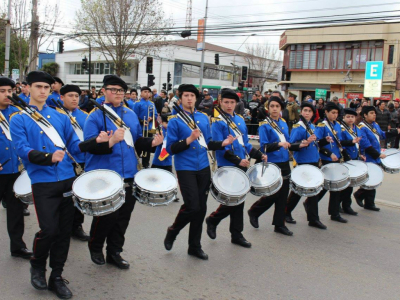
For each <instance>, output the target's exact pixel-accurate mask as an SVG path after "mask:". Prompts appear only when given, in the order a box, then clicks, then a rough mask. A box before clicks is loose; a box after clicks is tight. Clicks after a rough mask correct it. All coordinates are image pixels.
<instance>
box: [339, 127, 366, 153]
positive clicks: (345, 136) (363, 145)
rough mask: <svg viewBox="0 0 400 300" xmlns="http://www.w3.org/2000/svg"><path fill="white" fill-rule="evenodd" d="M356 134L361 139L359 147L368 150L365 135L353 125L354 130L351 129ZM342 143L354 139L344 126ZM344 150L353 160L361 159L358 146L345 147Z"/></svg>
mask: <svg viewBox="0 0 400 300" xmlns="http://www.w3.org/2000/svg"><path fill="white" fill-rule="evenodd" d="M351 129H352V130H353V131H354V132H355V133H356V134H357V136H359V137H361V140H360V143H359V147H360V150H361V149H365V148H366V145H367V144H366V143H367V139H366V138H365V136H364V134H363V133H362V131H361V129H360V128H358V127H357V126H355V125H353V128H351ZM340 139H341V140H342V141H346V140H352V139H354V137H353V136H352V135H351V134H350V133H348V132H347V130H346V129H345V128H344V127H343V126H342V134H341V138H340ZM343 148H344V149H346V152H347V153H348V154H349V155H350V157H351V159H359V155H358V148H357V146H356V145H354V146H343Z"/></svg>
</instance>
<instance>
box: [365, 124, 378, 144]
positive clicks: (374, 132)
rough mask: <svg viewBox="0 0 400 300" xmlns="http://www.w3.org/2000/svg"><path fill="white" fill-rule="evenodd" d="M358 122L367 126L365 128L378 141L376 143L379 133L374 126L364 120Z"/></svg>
mask: <svg viewBox="0 0 400 300" xmlns="http://www.w3.org/2000/svg"><path fill="white" fill-rule="evenodd" d="M360 124H361V125H364V126H365V127H367V128H368V129H369V130H370V131H371V132H372V133H373V135H374V136H375V138H376V140H377V141H378V143H379V142H380V140H379V134H378V132H377V131H376V129H375V128H373V127H372V126H371V125H370V124H368V123H365V122H360Z"/></svg>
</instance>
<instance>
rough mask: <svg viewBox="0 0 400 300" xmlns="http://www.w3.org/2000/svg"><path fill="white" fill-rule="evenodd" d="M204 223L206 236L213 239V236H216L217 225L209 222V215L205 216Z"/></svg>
mask: <svg viewBox="0 0 400 300" xmlns="http://www.w3.org/2000/svg"><path fill="white" fill-rule="evenodd" d="M206 224H207V234H208V236H209V237H210V239H212V240H215V238H216V237H217V226H215V225H214V224H211V222H210V217H207V218H206Z"/></svg>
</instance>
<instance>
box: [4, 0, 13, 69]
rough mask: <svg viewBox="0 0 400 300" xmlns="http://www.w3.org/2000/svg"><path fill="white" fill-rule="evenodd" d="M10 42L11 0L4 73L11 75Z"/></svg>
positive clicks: (9, 0)
mask: <svg viewBox="0 0 400 300" xmlns="http://www.w3.org/2000/svg"><path fill="white" fill-rule="evenodd" d="M10 44H11V0H8V15H7V24H6V53H5V62H4V73H5V74H4V75H5V76H6V77H9V76H10Z"/></svg>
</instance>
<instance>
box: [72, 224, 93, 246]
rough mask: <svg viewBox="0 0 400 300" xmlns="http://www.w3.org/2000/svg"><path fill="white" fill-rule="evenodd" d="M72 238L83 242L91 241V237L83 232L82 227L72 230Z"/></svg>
mask: <svg viewBox="0 0 400 300" xmlns="http://www.w3.org/2000/svg"><path fill="white" fill-rule="evenodd" d="M72 236H73V237H74V238H77V239H78V240H81V241H83V242H87V241H89V239H90V237H89V236H88V235H87V234H86V232H85V231H84V230H83V228H82V226H78V227H77V228H75V229H74V230H72Z"/></svg>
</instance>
